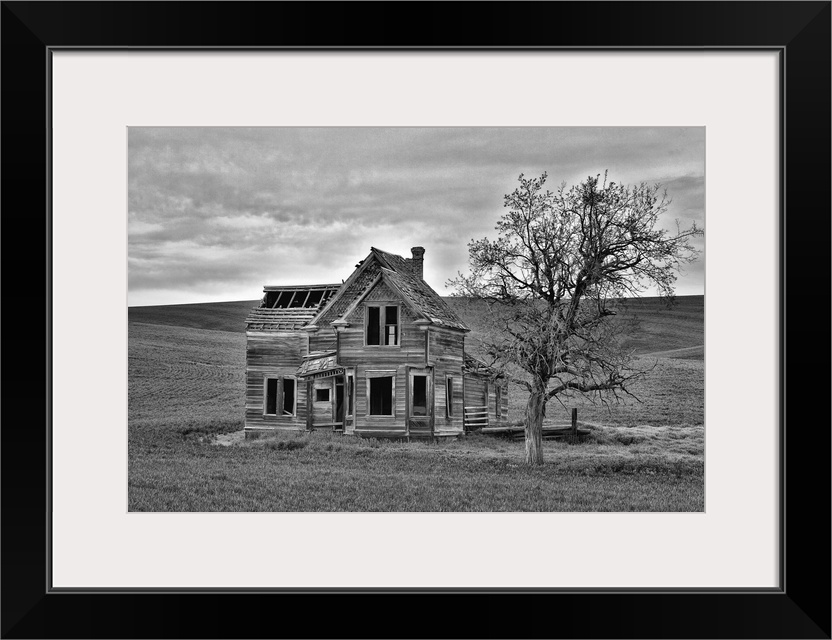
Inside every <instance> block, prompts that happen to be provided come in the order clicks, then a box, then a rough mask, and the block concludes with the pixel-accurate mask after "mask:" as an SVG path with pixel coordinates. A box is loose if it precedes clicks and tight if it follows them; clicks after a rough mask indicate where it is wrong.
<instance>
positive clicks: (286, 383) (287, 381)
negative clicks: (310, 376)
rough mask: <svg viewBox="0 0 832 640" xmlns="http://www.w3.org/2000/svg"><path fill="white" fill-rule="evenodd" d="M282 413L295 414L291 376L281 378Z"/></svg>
mask: <svg viewBox="0 0 832 640" xmlns="http://www.w3.org/2000/svg"><path fill="white" fill-rule="evenodd" d="M283 415H284V416H293V415H295V381H294V380H293V379H292V378H284V379H283Z"/></svg>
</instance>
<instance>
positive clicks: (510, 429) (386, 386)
mask: <svg viewBox="0 0 832 640" xmlns="http://www.w3.org/2000/svg"><path fill="white" fill-rule="evenodd" d="M127 136H128V194H127V196H128V344H127V348H128V496H127V500H128V509H129V511H131V512H138V511H142V512H319V511H326V512H346V511H352V512H527V511H537V512H585V511H597V512H704V510H705V473H704V469H705V432H706V425H705V394H704V387H705V385H704V382H705V381H704V371H705V335H704V334H705V331H704V325H705V323H704V318H705V317H704V312H705V275H704V274H705V269H704V266H705V235H704V234H705V139H706V130H705V127H666V126H663V127H447V128H445V127H424V128H419V127H383V128H382V127H308V128H307V127H254V128H242V127H135V126H133V127H129V129H128V133H127Z"/></svg>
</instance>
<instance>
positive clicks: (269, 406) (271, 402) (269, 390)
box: [266, 378, 277, 416]
mask: <svg viewBox="0 0 832 640" xmlns="http://www.w3.org/2000/svg"><path fill="white" fill-rule="evenodd" d="M275 414H277V378H266V415H270V416H273V415H275Z"/></svg>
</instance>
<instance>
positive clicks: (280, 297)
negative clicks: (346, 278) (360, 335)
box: [246, 284, 341, 331]
mask: <svg viewBox="0 0 832 640" xmlns="http://www.w3.org/2000/svg"><path fill="white" fill-rule="evenodd" d="M340 287H341V285H340V284H307V285H295V286H266V287H263V291H264V295H263V299H262V300H261V302H260V307H259V308H257V309H252V310H251V311H250V312H249V314H248V317H247V318H246V325H247V327H248V329H250V330H259V329H268V330H272V331H274V330H284V331H295V330H297V329H302V328H303V327H305V326H306V325H308V324H309V323H311V322H312V320H314V318H315V316H316V315H318V311H320V310H321V309H322V308H323V307H324V305H326V303H327V302H329V300H330V298H332V296H333V295H335V292H336V291H338V289H339V288H340Z"/></svg>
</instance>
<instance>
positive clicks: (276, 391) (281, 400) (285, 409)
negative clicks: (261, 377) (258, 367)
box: [264, 377, 295, 416]
mask: <svg viewBox="0 0 832 640" xmlns="http://www.w3.org/2000/svg"><path fill="white" fill-rule="evenodd" d="M278 409H280V411H278ZM264 413H265V415H267V416H277V415H281V416H293V415H295V380H294V378H280V377H277V378H266V398H265V411H264Z"/></svg>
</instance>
